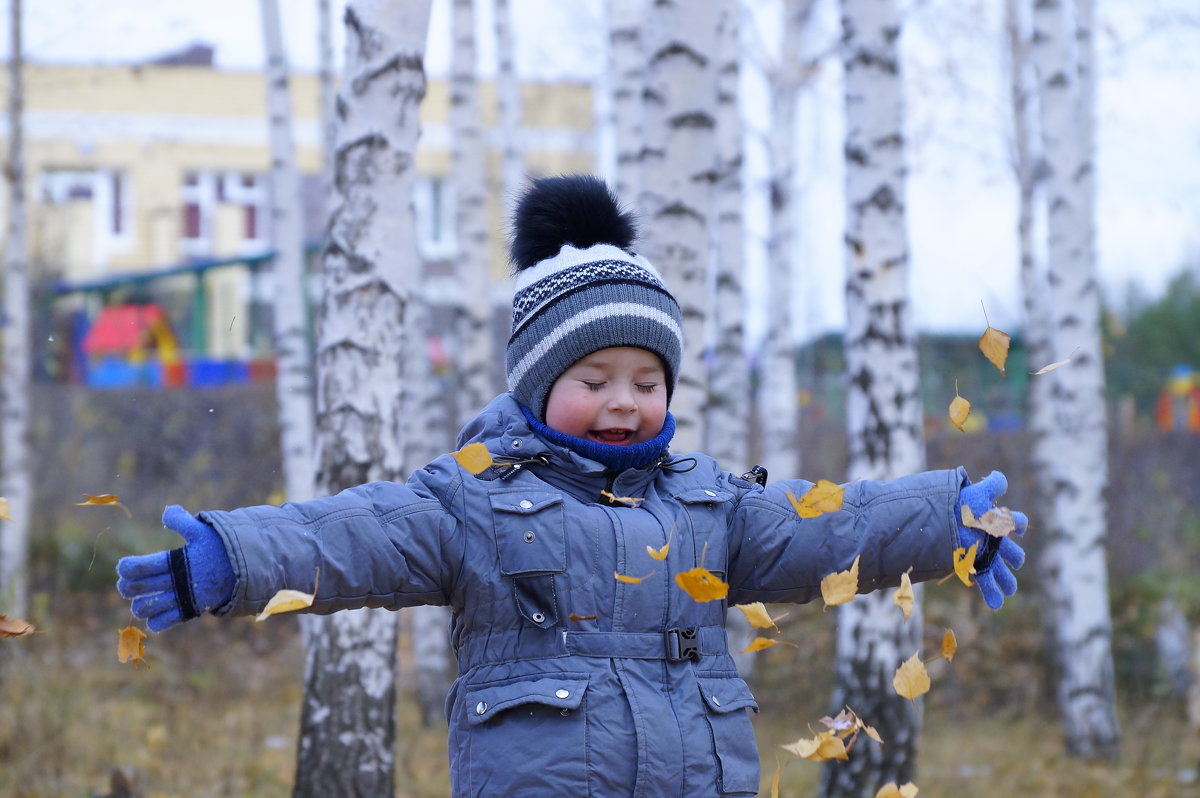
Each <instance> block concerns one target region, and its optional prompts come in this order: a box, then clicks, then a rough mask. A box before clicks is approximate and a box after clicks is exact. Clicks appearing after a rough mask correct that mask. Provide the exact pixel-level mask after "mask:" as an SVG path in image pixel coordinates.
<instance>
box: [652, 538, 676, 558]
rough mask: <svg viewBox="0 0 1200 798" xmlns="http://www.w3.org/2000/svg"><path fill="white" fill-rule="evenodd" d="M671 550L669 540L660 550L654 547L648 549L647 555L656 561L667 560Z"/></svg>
mask: <svg viewBox="0 0 1200 798" xmlns="http://www.w3.org/2000/svg"><path fill="white" fill-rule="evenodd" d="M670 550H671V541H669V540H668V541H667V542H666V543H664V544H662V547H661V548H658V549H656V548H654V547H653V546H647V547H646V553H647V554H649V555H650V556H651V557H653V558H654V559H656V560H665V559H667V552H669V551H670Z"/></svg>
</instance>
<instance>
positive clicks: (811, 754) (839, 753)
mask: <svg viewBox="0 0 1200 798" xmlns="http://www.w3.org/2000/svg"><path fill="white" fill-rule="evenodd" d="M783 750H785V751H789V752H791V753H793V754H795V755H796V756H798V757H800V758H801V759H807V760H809V761H812V762H827V761H829V760H830V759H849V758H850V754H849V753H848V752H847V751H846V744H845V743H844V742H842V738H841V737H838V736H837V735H836V734H835V733H834V732H831V731H825V732H821V733H820V734H818V735H817V736H816V737H813V738H812V739H811V740H810V739H807V738H801V739H799V740H797V741H796V742H794V743H791V744H789V745H785V746H783Z"/></svg>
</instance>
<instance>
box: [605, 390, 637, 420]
mask: <svg viewBox="0 0 1200 798" xmlns="http://www.w3.org/2000/svg"><path fill="white" fill-rule="evenodd" d="M608 409H609V410H610V411H612V412H614V413H632V412H633V411H634V410H637V399H636V398H635V397H634V395H633V389H632V388H631V387H630V386H628V385H621V386H618V387H616V388H615V389H614V390H613V392H612V393H611V394H609V397H608Z"/></svg>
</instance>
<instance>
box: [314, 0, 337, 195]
mask: <svg viewBox="0 0 1200 798" xmlns="http://www.w3.org/2000/svg"><path fill="white" fill-rule="evenodd" d="M329 3H330V0H317V93H318V96H317V102H318V103H319V104H320V125H321V208H322V212H323V213H324V214H325V216H328V215H329V210H330V208H329V205H330V202H331V198H332V196H333V179H334V174H333V153H334V150H335V148H336V146H337V91H336V90H335V88H334V77H333V14H332V11H331V9H330V5H329Z"/></svg>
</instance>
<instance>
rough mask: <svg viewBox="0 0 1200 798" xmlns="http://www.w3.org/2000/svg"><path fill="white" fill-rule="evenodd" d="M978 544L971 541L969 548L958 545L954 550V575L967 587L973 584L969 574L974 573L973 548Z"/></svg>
mask: <svg viewBox="0 0 1200 798" xmlns="http://www.w3.org/2000/svg"><path fill="white" fill-rule="evenodd" d="M978 546H979V544H978V543H972V544H971V548H969V549H964V548H963V547H962V546H959V547H958V548H957V549H955V550H954V575H955V576H957V577H958V578H959V579H960V580H962V583H963V584H964V585H966V586H967V587H970V586H971V585H972V584H974V583H973V582H972V581H971V574H973V573H975V549H976V548H977V547H978Z"/></svg>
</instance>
